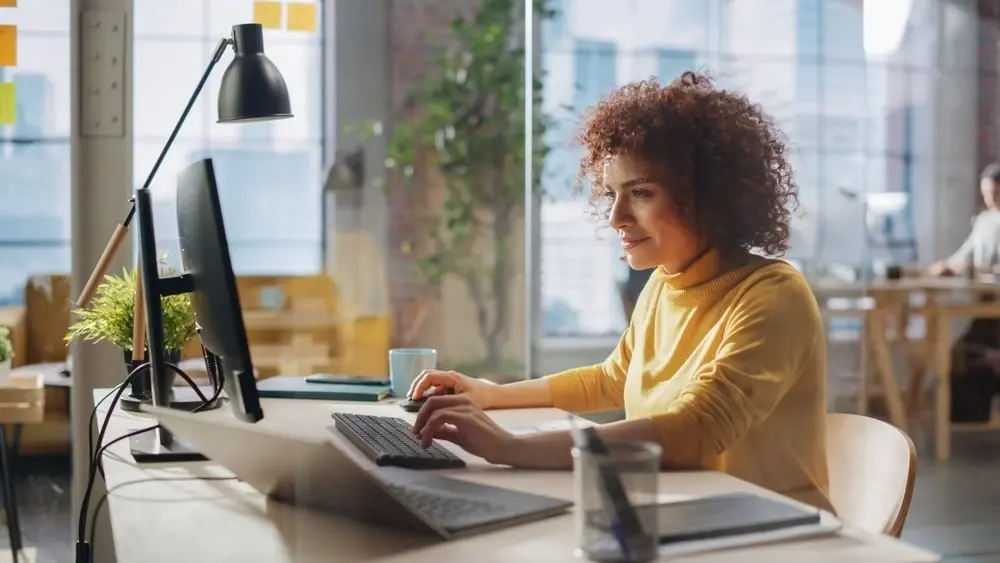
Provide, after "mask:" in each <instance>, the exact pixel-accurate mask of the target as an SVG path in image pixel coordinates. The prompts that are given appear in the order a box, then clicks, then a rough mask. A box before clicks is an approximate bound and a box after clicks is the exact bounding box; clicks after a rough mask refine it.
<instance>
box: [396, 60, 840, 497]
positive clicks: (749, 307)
mask: <svg viewBox="0 0 1000 563" xmlns="http://www.w3.org/2000/svg"><path fill="white" fill-rule="evenodd" d="M579 140H580V141H581V143H582V145H583V147H584V152H585V155H584V157H583V159H582V162H581V178H582V179H586V180H589V183H590V184H591V185H592V186H593V189H592V190H591V192H590V193H591V199H592V201H593V202H594V203H595V204H597V206H598V208H599V209H601V210H602V211H603V212H604V214H605V217H606V218H607V219H608V221H609V223H610V225H611V226H612V227H613V228H614V229H615V230H616V231H617V232H618V233H619V235H620V237H621V242H622V248H623V249H624V252H625V257H626V259H627V260H628V263H629V265H630V266H631V267H632V268H635V269H648V268H655V269H656V270H655V271H654V272H653V274H652V275H651V276H650V279H649V281H648V282H647V284H646V286H645V288H644V289H643V292H642V294H641V295H640V296H639V299H638V302H637V303H636V306H635V310H634V313H633V316H632V319H631V322H630V324H629V326H628V328H627V329H626V330H625V333H624V334H623V335H622V337H621V339H620V341H619V343H618V345H617V348H616V349H615V350H614V351H613V352H612V353H611V355H610V356H609V357H608V358H607V360H606V361H604V362H603V363H601V364H597V365H592V366H586V367H581V368H576V369H571V370H568V371H564V372H561V373H557V374H554V375H551V376H548V377H545V378H542V379H536V380H529V381H523V382H517V383H512V384H508V385H494V384H491V383H487V382H484V381H480V380H476V379H472V378H469V377H466V376H464V375H461V374H458V373H455V372H444V371H432V372H427V373H424V374H421V376H420V377H419V378H418V379H417V380H416V381H414V383H413V386H412V387H411V389H410V396H411V397H412V398H415V399H419V398H421V397H423V396H424V394H425V393H428V391H430V390H431V389H432V388H451V389H452V390H453V391H454V394H452V395H444V394H442V395H440V396H432V397H431V398H430V399H429V400H428V401H427V402H426V403H425V405H424V407H423V408H422V409H421V410H420V412H419V413H418V416H417V419H416V422H415V424H414V428H413V431H414V432H415V433H416V434H417V435H418V436H419V437H420V438H421V440H422V441H423V443H424V444H425V445H426V444H430V443H431V441H432V440H433V439H435V438H436V439H442V440H449V441H452V442H454V443H456V444H458V445H459V446H461V447H462V448H464V449H465V450H467V451H469V452H471V453H472V454H475V455H478V456H481V457H483V458H485V459H486V460H487V461H490V462H492V463H498V464H507V465H511V466H514V467H523V468H551V469H557V468H559V469H562V468H570V467H572V458H571V454H570V450H571V445H572V439H571V437H570V435H569V433H568V432H566V431H553V432H545V433H540V434H534V435H520V436H513V435H511V434H510V433H508V432H506V431H505V430H503V429H502V428H500V427H499V426H497V425H496V424H495V423H494V422H493V421H492V420H491V419H490V418H489V417H488V416H487V415H486V414H485V413H484V412H483V409H497V408H518V407H558V408H561V409H565V410H568V411H573V412H586V411H598V410H608V409H616V408H622V407H624V409H625V412H626V419H625V420H624V421H621V422H615V423H611V424H606V425H603V426H601V427H600V429H599V431H600V433H601V435H602V436H603V437H604V438H605V439H606V440H648V441H653V442H657V443H659V444H661V445H662V448H663V456H662V465H663V467H665V468H677V469H683V468H711V469H717V470H721V471H724V472H726V473H729V474H732V475H734V476H736V477H739V478H742V479H744V480H747V481H750V482H752V483H756V484H758V485H761V486H763V487H766V488H768V489H771V490H774V491H777V492H779V493H783V494H785V495H788V496H791V497H793V498H797V499H799V500H802V501H804V502H807V503H811V504H813V505H815V506H818V507H821V508H824V509H827V510H832V507H831V506H830V503H829V500H828V482H827V466H826V453H825V448H826V445H825V417H826V345H825V337H824V333H823V325H822V321H821V317H820V313H819V309H818V306H817V304H816V301H815V298H814V297H813V294H812V292H811V290H810V288H809V286H808V284H807V283H806V281H805V279H804V278H803V277H802V276H801V275H800V274H799V273H798V271H797V270H795V269H794V268H793V267H792V266H790V265H789V264H787V263H786V262H783V261H780V260H775V259H768V258H763V257H761V256H759V255H756V254H753V253H751V250H757V251H761V252H763V253H764V254H769V255H778V254H781V253H782V252H784V251H785V250H786V248H787V246H788V238H789V221H790V215H791V208H792V207H794V204H796V203H797V197H796V193H797V190H796V185H795V183H794V182H793V180H792V171H791V167H790V166H789V164H788V161H787V154H786V147H785V144H784V142H783V141H782V139H781V135H780V133H779V131H778V130H777V129H776V128H775V126H774V125H773V123H772V122H771V120H770V119H769V118H768V117H766V116H765V115H764V114H763V113H762V112H761V110H760V108H759V107H758V106H756V105H754V104H752V103H751V102H749V101H748V100H747V99H746V98H745V97H743V96H740V95H738V94H735V93H732V92H728V91H724V90H718V89H715V88H714V87H713V85H712V83H711V81H710V80H709V79H708V78H706V77H704V76H701V75H699V74H694V73H691V72H687V73H685V74H684V75H683V76H681V77H680V78H679V79H677V80H675V81H674V82H672V83H671V84H669V85H668V86H666V87H661V86H660V85H658V84H657V83H656V82H655V81H644V82H639V83H635V84H629V85H627V86H624V87H622V88H620V89H619V90H617V91H615V92H614V93H612V94H611V95H610V96H609V97H608V98H606V99H605V100H603V101H601V102H600V103H599V104H598V105H597V106H596V108H594V109H593V111H592V112H591V113H590V115H589V116H588V117H587V119H586V120H585V122H584V124H583V126H582V129H581V132H580V136H579ZM428 394H430V393H428Z"/></svg>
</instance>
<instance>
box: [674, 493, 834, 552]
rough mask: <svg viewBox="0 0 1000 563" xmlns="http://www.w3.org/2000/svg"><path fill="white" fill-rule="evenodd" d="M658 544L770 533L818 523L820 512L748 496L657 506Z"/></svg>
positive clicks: (714, 496) (723, 496)
mask: <svg viewBox="0 0 1000 563" xmlns="http://www.w3.org/2000/svg"><path fill="white" fill-rule="evenodd" d="M658 508H659V514H658V515H657V521H658V527H659V532H660V544H661V545H662V544H672V543H681V542H690V541H700V540H707V539H716V538H724V537H729V536H739V535H745V534H756V533H762V532H770V531H773V530H780V529H784V528H793V527H797V526H809V525H816V524H819V523H820V511H819V510H817V509H808V508H803V507H801V506H799V505H795V504H791V503H788V502H782V501H779V500H773V499H769V498H766V497H763V496H759V495H754V494H750V493H731V494H724V495H713V496H708V497H700V498H694V499H690V500H683V501H679V502H668V503H663V504H660V505H659V506H658Z"/></svg>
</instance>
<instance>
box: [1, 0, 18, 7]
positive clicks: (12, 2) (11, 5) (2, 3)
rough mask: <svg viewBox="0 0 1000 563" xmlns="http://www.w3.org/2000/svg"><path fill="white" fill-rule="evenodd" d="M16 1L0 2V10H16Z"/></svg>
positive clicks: (3, 0)
mask: <svg viewBox="0 0 1000 563" xmlns="http://www.w3.org/2000/svg"><path fill="white" fill-rule="evenodd" d="M16 7H17V0H0V8H16Z"/></svg>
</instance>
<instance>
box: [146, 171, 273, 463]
mask: <svg viewBox="0 0 1000 563" xmlns="http://www.w3.org/2000/svg"><path fill="white" fill-rule="evenodd" d="M135 197H136V201H135V203H136V213H137V215H138V219H139V243H140V251H139V269H140V279H141V280H142V285H143V292H144V297H145V299H144V300H145V305H146V322H147V333H148V338H147V340H148V343H147V346H148V351H149V364H150V366H149V372H150V390H151V392H152V403H153V404H154V405H156V406H172V407H178V405H177V404H176V402H175V401H174V400H173V399H174V397H175V396H176V395H175V389H174V388H173V386H172V384H173V381H174V375H175V374H174V373H173V371H172V370H171V369H170V368H169V367H168V366H167V365H166V360H165V358H164V348H163V342H164V338H163V313H162V310H161V307H160V297H162V296H164V295H177V294H182V293H190V294H191V302H192V305H193V306H194V313H195V320H196V322H197V325H198V333H199V338H200V339H201V344H202V349H203V351H204V353H205V356H206V358H205V359H206V365H207V366H208V368H209V375H210V377H212V378H213V379H214V377H215V376H218V378H220V379H221V380H222V384H223V387H224V389H225V391H226V394H227V395H228V397H229V403H230V405H231V406H232V409H233V414H234V416H236V417H237V418H238V419H240V420H243V421H245V422H257V421H258V420H260V419H262V418H263V417H264V412H263V410H262V409H261V406H260V397H259V395H258V394H257V385H256V380H255V379H254V369H253V363H252V361H251V358H250V346H249V344H248V343H247V337H246V330H245V327H244V324H243V315H242V313H241V309H240V302H239V294H238V292H237V288H236V276H235V274H234V273H233V268H232V264H231V262H230V259H229V246H228V243H227V241H226V231H225V225H224V224H223V219H222V206H221V205H220V203H219V197H218V191H217V188H216V183H215V174H214V170H213V168H212V161H211V159H205V160H201V161H199V162H196V163H194V164H192V165H191V166H189V167H188V168H186V169H185V170H184V171H182V172H181V174H180V176H179V177H178V184H177V198H176V199H177V227H178V233H179V242H180V248H181V263H182V269H183V273H182V274H181V275H178V276H170V277H161V276H160V275H159V268H158V264H157V252H156V230H155V226H154V222H153V211H152V200H151V196H150V193H149V190H148V189H145V188H143V189H139V190H137V191H136V195H135ZM185 387H186V386H185ZM182 389H184V387H178V388H177V389H176V391H177V392H179V391H181V390H182ZM186 406H188V405H185V406H182V407H180V408H182V409H183V410H191V409H187V408H186ZM199 406H200V403H199ZM216 406H218V405H217V404H216V405H210V406H208V407H202V409H204V408H214V407H216ZM130 445H131V449H132V456H133V457H134V458H135V460H136V461H137V462H140V463H142V462H151V461H190V460H200V459H204V456H202V455H201V454H200V453H198V452H197V451H194V450H193V449H192V448H191V447H190V446H188V445H187V444H185V443H184V442H183V441H181V440H179V439H175V438H174V437H173V436H171V435H170V434H169V433H168V432H167V431H166V430H163V429H160V430H158V431H156V432H149V433H143V434H138V435H136V436H133V437H132V439H131V443H130Z"/></svg>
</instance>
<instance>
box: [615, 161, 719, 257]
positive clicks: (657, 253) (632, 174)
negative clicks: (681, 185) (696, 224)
mask: <svg viewBox="0 0 1000 563" xmlns="http://www.w3.org/2000/svg"><path fill="white" fill-rule="evenodd" d="M653 178H654V175H653V171H652V169H650V167H648V166H646V165H645V164H644V163H642V162H640V161H638V160H635V159H632V158H629V157H627V156H614V157H611V158H610V159H609V160H608V161H607V163H606V165H605V168H604V188H605V192H606V196H607V197H608V198H609V199H610V201H611V214H610V217H609V220H610V223H611V226H612V227H613V228H614V229H615V231H617V232H618V235H619V236H620V237H621V241H622V248H623V249H624V251H625V257H626V259H627V260H628V264H629V266H631V267H632V268H634V269H636V270H648V269H650V268H655V267H657V266H663V267H664V269H666V271H667V272H669V273H675V272H678V271H680V270H682V269H683V268H685V267H686V266H687V265H688V264H690V263H691V262H692V261H693V260H694V259H695V258H697V256H698V255H699V254H700V253H701V252H702V250H703V249H704V241H703V240H702V239H701V238H700V237H698V236H696V235H695V233H694V232H693V230H692V229H691V228H690V227H689V226H688V225H690V224H692V223H693V221H685V220H682V218H681V217H680V215H679V214H678V211H677V206H676V205H674V202H673V201H672V199H671V198H670V196H669V194H668V193H667V189H666V187H664V186H663V185H661V184H660V183H658V182H660V181H662V180H657V181H654V180H653Z"/></svg>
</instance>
